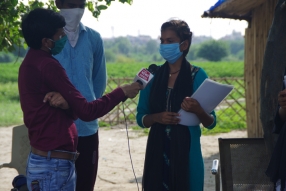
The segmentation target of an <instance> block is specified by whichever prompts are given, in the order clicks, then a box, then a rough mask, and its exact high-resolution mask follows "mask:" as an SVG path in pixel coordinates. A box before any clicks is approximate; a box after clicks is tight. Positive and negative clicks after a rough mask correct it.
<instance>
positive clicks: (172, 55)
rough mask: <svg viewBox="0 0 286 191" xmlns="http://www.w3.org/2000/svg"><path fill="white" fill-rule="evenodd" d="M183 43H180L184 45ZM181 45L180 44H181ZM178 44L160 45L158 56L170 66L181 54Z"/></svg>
mask: <svg viewBox="0 0 286 191" xmlns="http://www.w3.org/2000/svg"><path fill="white" fill-rule="evenodd" d="M184 42H185V41H183V42H182V43H184ZM182 43H181V44H182ZM181 44H179V43H172V44H160V49H159V51H160V54H161V56H162V57H163V58H164V59H165V60H167V61H168V62H169V63H170V64H174V63H175V62H176V61H177V60H178V59H179V58H180V57H181V56H182V54H183V52H181V51H180V45H181Z"/></svg>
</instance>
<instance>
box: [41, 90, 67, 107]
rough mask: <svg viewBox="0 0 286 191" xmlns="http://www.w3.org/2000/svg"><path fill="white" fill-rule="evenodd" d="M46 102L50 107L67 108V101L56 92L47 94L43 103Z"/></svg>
mask: <svg viewBox="0 0 286 191" xmlns="http://www.w3.org/2000/svg"><path fill="white" fill-rule="evenodd" d="M47 101H48V102H49V103H50V106H52V107H58V108H61V109H68V108H69V104H68V103H67V101H66V100H65V99H64V98H63V96H62V95H61V94H60V93H58V92H49V93H47V94H46V96H45V97H44V100H43V102H44V103H46V102H47Z"/></svg>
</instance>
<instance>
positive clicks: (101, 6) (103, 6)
mask: <svg viewBox="0 0 286 191" xmlns="http://www.w3.org/2000/svg"><path fill="white" fill-rule="evenodd" d="M96 8H97V10H106V9H107V8H108V7H107V6H106V5H99V6H97V7H96Z"/></svg>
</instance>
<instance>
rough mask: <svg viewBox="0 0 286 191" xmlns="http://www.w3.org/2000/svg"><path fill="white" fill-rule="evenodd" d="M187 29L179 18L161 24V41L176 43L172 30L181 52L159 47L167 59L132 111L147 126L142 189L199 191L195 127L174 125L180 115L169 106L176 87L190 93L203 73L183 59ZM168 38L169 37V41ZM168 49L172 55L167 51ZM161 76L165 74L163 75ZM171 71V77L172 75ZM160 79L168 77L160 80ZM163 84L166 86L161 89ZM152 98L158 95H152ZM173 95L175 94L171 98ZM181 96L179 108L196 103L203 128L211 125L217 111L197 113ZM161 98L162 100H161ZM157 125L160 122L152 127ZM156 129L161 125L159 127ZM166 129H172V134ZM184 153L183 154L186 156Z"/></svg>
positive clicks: (201, 168) (200, 168)
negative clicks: (176, 52)
mask: <svg viewBox="0 0 286 191" xmlns="http://www.w3.org/2000/svg"><path fill="white" fill-rule="evenodd" d="M186 29H187V30H186ZM180 30H181V31H183V34H188V35H185V39H184V35H181V36H180V32H178V31H180ZM188 30H189V28H188V25H187V24H186V23H185V22H184V21H180V20H171V21H168V22H166V23H164V24H163V25H162V27H161V45H162V44H174V43H177V42H176V38H173V37H174V35H175V37H176V36H177V37H178V39H177V41H178V43H181V44H179V48H180V51H179V52H182V54H181V55H180V53H178V54H177V57H179V58H177V59H176V58H173V59H172V58H171V57H168V56H167V55H166V53H164V51H165V50H164V47H162V46H161V47H160V53H161V55H162V56H163V57H164V58H165V59H166V60H167V62H166V63H165V64H164V65H162V66H161V67H160V69H159V70H158V72H157V73H156V74H155V77H154V79H153V80H152V81H151V82H150V84H149V85H148V86H147V87H146V88H145V89H144V90H142V91H141V92H140V98H139V103H138V107H137V116H136V119H137V123H138V125H139V126H141V127H143V128H145V127H150V126H151V130H150V134H149V137H148V144H147V149H146V157H145V165H144V174H143V190H145V191H153V190H154V191H159V190H162V191H163V190H171V191H178V190H180V191H181V190H182V191H185V190H186V191H189V190H190V191H202V190H203V184H204V164H203V157H202V153H201V145H200V136H201V129H200V126H199V125H197V126H189V127H186V126H182V125H178V122H179V119H178V114H177V113H176V111H178V109H180V108H178V107H177V108H175V112H174V109H172V108H171V106H173V107H175V106H174V104H175V103H172V102H176V100H178V99H179V97H180V96H177V97H176V95H177V94H180V92H183V91H184V90H185V89H187V88H189V87H190V89H191V90H190V91H191V93H193V92H195V91H196V90H197V88H198V87H199V86H200V85H201V84H202V82H203V81H204V80H205V79H206V78H208V76H207V74H206V73H205V71H204V70H203V69H202V68H198V67H195V66H192V65H190V64H189V63H188V62H187V61H186V60H185V56H186V53H187V52H188V50H189V47H190V44H191V43H190V42H191V35H192V33H191V32H190V31H189V32H188ZM186 31H187V32H186ZM174 32H175V33H174ZM178 34H179V35H178ZM166 39H167V40H166ZM170 39H173V40H171V41H170ZM186 42H187V43H186ZM183 43H184V44H185V46H183V47H182V46H181V45H182V44H183ZM168 54H171V53H170V51H169V52H168ZM174 55H175V54H174ZM174 60H175V62H174ZM172 62H174V63H172ZM174 66H177V67H178V66H179V67H178V68H177V69H176V70H175V72H176V71H177V70H179V71H178V72H177V73H175V72H172V71H174ZM186 71H190V72H186ZM166 73H167V74H166ZM172 73H174V74H172ZM166 75H168V76H167V77H166ZM172 75H176V76H174V77H172ZM184 75H185V76H184ZM186 75H188V76H189V77H188V76H186ZM164 76H165V77H164ZM173 78H175V79H173ZM172 79H173V80H172ZM154 81H155V82H154ZM164 81H168V82H166V83H165V82H164ZM170 82H171V83H170ZM182 83H184V85H181V86H183V87H181V90H180V88H178V87H179V86H180V84H182ZM164 84H165V85H166V86H167V87H166V88H165V89H164V86H165V85H164ZM159 89H162V90H161V91H163V92H164V94H165V95H164V94H162V93H161V94H160V90H159ZM174 92H179V93H174ZM186 92H187V91H186ZM181 94H182V93H181ZM161 95H163V96H161ZM190 95H191V94H190ZM190 95H189V96H190ZM160 96H161V97H160ZM183 96H184V95H183ZM153 97H160V98H154V99H153ZM172 97H174V98H173V101H172ZM175 97H176V98H175ZM181 97H182V96H181ZM150 99H153V102H152V100H151V101H150ZM156 99H157V100H156ZM186 99H187V101H186ZM186 99H183V100H181V101H179V103H182V104H181V105H180V104H179V107H181V108H183V109H185V110H187V111H188V110H190V111H194V109H190V108H191V107H193V108H195V110H200V114H198V115H199V116H198V117H199V119H200V120H201V121H202V123H203V125H204V126H206V128H208V129H212V128H213V127H215V125H216V116H215V112H214V111H212V112H211V113H210V114H206V113H205V114H201V107H200V106H199V104H198V103H197V102H196V100H191V101H192V102H191V103H190V101H189V99H190V98H186ZM154 100H155V101H154ZM160 100H163V101H162V102H160ZM157 102H160V103H158V106H160V105H164V106H162V108H163V110H165V111H166V112H160V113H156V107H157V106H154V105H156V104H157ZM177 105H178V104H177ZM160 107H161V106H160ZM152 108H153V109H152ZM154 108H155V109H154ZM154 111H155V112H154ZM159 111H160V110H159ZM193 113H196V112H193ZM158 124H160V125H159V126H156V125H158ZM184 127H185V129H186V131H185V133H184V131H181V129H183V128H184ZM154 129H155V130H157V132H153V131H154ZM158 129H162V130H159V131H158ZM178 130H179V131H178ZM176 131H178V132H176ZM171 132H173V134H172V135H171ZM186 132H187V133H186ZM186 134H188V135H186ZM181 139H182V140H181ZM180 141H181V142H180ZM158 145H160V146H158ZM174 145H175V146H174ZM182 147H186V148H185V150H184V149H182V151H179V150H180V148H182ZM182 152H185V154H184V153H183V154H182ZM148 153H149V154H148ZM177 155H178V156H177ZM183 158H185V160H184V159H183ZM184 161H186V162H184ZM172 163H174V164H172ZM186 168H187V169H186Z"/></svg>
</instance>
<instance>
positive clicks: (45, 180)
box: [26, 153, 76, 191]
mask: <svg viewBox="0 0 286 191" xmlns="http://www.w3.org/2000/svg"><path fill="white" fill-rule="evenodd" d="M26 174H27V186H28V189H29V191H60V190H62V191H74V190H75V188H76V173H75V164H74V162H72V161H70V160H64V159H54V158H48V157H42V156H39V155H35V154H33V153H30V155H29V157H28V161H27V169H26Z"/></svg>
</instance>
